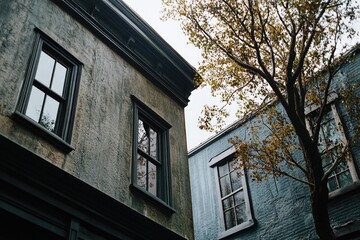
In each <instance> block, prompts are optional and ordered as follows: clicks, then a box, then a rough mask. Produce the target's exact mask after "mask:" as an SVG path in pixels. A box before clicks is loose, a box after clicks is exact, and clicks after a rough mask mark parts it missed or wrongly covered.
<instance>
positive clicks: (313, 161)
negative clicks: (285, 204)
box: [301, 141, 336, 240]
mask: <svg viewBox="0 0 360 240" xmlns="http://www.w3.org/2000/svg"><path fill="white" fill-rule="evenodd" d="M301 146H302V148H303V149H302V150H303V153H304V158H305V162H306V165H307V166H306V167H307V170H308V174H309V175H308V178H309V182H312V183H313V184H314V185H313V186H310V193H311V195H310V198H311V210H312V215H313V220H314V224H315V229H316V233H317V235H318V236H319V238H320V239H321V240H332V239H336V237H335V234H334V231H333V229H332V228H331V225H330V219H329V211H328V201H329V190H328V188H327V179H326V180H322V178H323V176H324V170H323V168H322V164H321V155H320V153H319V151H318V148H317V146H314V144H313V143H312V142H307V143H305V144H304V142H303V141H302V144H301Z"/></svg>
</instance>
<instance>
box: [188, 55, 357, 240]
mask: <svg viewBox="0 0 360 240" xmlns="http://www.w3.org/2000/svg"><path fill="white" fill-rule="evenodd" d="M359 66H360V54H357V57H356V58H354V59H352V61H351V62H350V63H348V64H346V65H344V66H343V68H342V71H341V75H340V74H339V75H338V76H337V78H336V80H335V81H334V84H333V86H332V89H333V90H335V91H338V89H339V88H340V87H342V85H344V83H345V82H344V81H347V82H348V83H349V84H350V85H353V84H355V83H359V82H360V71H359ZM354 91H355V92H356V93H357V94H358V95H360V87H357V88H355V89H354ZM337 106H338V112H339V114H340V117H341V119H342V122H343V125H344V127H345V131H346V135H347V137H348V139H352V140H356V143H355V145H353V146H352V148H351V153H352V156H353V158H354V161H355V165H356V168H357V172H358V173H359V166H360V145H359V140H358V138H357V137H356V135H355V134H354V127H355V126H356V125H357V124H359V120H358V119H351V118H350V116H349V113H348V112H347V111H346V109H345V107H344V105H343V101H340V102H339V103H338V104H337ZM251 121H255V122H256V121H257V119H256V118H254V119H252V120H251ZM249 124H250V121H248V122H245V123H244V124H243V125H241V126H240V127H238V128H236V129H234V130H231V131H230V132H225V133H224V134H222V135H220V136H219V137H218V138H216V139H213V140H211V141H209V142H208V144H206V145H204V146H203V147H201V148H199V149H198V150H197V151H194V152H193V153H191V154H190V157H189V167H190V182H191V192H192V202H193V218H194V231H195V239H197V240H208V239H217V238H218V234H219V232H221V231H222V229H221V222H220V221H221V217H220V214H221V213H220V209H219V208H220V207H221V205H220V201H219V197H218V194H217V189H216V187H217V185H216V181H217V179H216V176H215V175H216V172H215V170H214V169H213V168H211V167H209V161H210V160H211V158H213V157H214V156H217V155H218V154H220V153H221V152H223V151H224V150H226V149H228V148H229V147H230V144H229V143H228V139H229V138H231V137H233V136H235V135H236V136H238V137H239V138H240V139H243V138H244V137H245V136H246V134H250V133H249V130H246V129H247V127H248V125H249ZM294 157H297V158H299V157H301V154H300V153H294ZM247 183H248V190H249V194H250V204H251V208H252V211H253V217H254V219H255V225H254V226H252V227H250V228H248V229H245V230H242V231H239V232H238V233H236V234H234V235H232V236H230V237H228V238H226V239H247V240H252V239H254V240H255V239H266V240H267V239H276V240H280V239H283V240H288V239H292V240H296V239H299V240H300V239H318V237H317V235H316V233H315V229H314V226H313V219H312V214H311V208H310V198H309V191H308V188H307V186H306V185H304V184H301V183H300V182H297V181H294V180H292V179H290V178H287V177H281V178H280V179H279V180H275V179H273V178H270V179H269V180H267V181H264V182H261V183H257V182H255V181H252V180H251V179H250V178H249V176H247ZM357 186H359V185H358V184H357ZM359 195H360V189H359V187H357V189H355V190H354V191H352V192H348V193H347V194H342V195H340V196H338V197H337V198H334V199H331V200H330V202H329V212H330V220H331V224H332V226H339V225H341V224H344V223H347V222H349V221H352V220H356V219H360V202H359V201H358V199H359Z"/></svg>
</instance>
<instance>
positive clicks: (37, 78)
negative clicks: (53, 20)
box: [17, 30, 81, 145]
mask: <svg viewBox="0 0 360 240" xmlns="http://www.w3.org/2000/svg"><path fill="white" fill-rule="evenodd" d="M28 69H29V70H28V73H27V75H26V79H25V82H24V87H23V90H22V94H21V96H20V98H19V102H18V111H17V116H20V117H21V118H22V120H25V121H27V122H28V123H30V124H32V125H33V126H35V127H36V128H37V129H39V130H40V131H42V132H43V133H44V132H45V133H49V132H50V133H51V134H50V136H53V137H54V135H55V136H57V137H59V138H60V139H61V140H63V141H64V142H66V143H70V139H71V130H72V123H73V118H74V112H75V105H76V96H77V89H78V84H79V79H80V70H81V63H80V62H79V61H78V60H77V59H75V58H74V57H73V56H72V55H70V54H69V53H68V52H67V51H66V50H64V49H63V48H62V47H61V46H59V45H58V44H57V43H55V42H54V41H53V40H51V39H50V38H49V37H47V36H46V35H45V34H44V33H42V32H41V31H40V30H37V39H36V47H35V49H34V51H33V55H32V58H31V62H30V66H29V68H28ZM57 137H55V139H56V140H58V139H57ZM57 142H61V141H57ZM65 145H66V144H65Z"/></svg>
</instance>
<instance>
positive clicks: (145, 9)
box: [123, 0, 234, 150]
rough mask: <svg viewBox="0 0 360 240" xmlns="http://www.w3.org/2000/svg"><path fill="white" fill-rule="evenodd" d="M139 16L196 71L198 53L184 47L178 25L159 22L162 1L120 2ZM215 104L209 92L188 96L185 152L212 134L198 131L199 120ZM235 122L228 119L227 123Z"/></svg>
mask: <svg viewBox="0 0 360 240" xmlns="http://www.w3.org/2000/svg"><path fill="white" fill-rule="evenodd" d="M123 1H124V2H125V3H126V4H127V5H128V6H130V7H131V8H132V9H133V10H134V11H135V12H136V13H137V14H138V15H140V16H141V17H142V18H143V19H144V20H145V21H146V22H147V23H148V24H149V25H150V26H152V27H153V28H154V29H155V31H157V32H158V33H159V34H160V35H161V36H162V38H164V39H165V40H166V41H167V42H168V43H169V44H170V45H171V46H172V47H173V48H174V49H175V50H176V51H177V52H178V53H179V54H180V55H181V56H183V57H184V58H185V59H186V60H187V61H188V62H189V63H190V64H191V65H193V66H194V67H197V65H198V62H199V61H200V58H201V57H200V51H199V50H198V49H196V48H195V47H194V46H192V45H190V44H187V38H186V37H185V35H184V34H183V32H182V30H181V28H180V24H179V23H178V22H175V21H162V20H160V16H161V0H123ZM215 103H216V100H215V99H214V98H212V97H211V96H210V92H209V90H208V89H206V88H205V89H204V88H201V89H197V90H195V91H193V92H192V94H191V96H190V102H189V105H188V106H187V107H186V108H185V118H186V132H187V133H186V134H187V145H188V149H189V150H191V149H192V148H194V147H196V146H197V145H199V144H200V143H201V142H203V141H205V140H206V139H208V138H209V137H211V136H212V135H214V133H209V132H206V131H204V130H200V129H199V128H198V127H197V126H198V118H199V116H200V114H201V110H202V108H203V106H204V105H205V104H209V105H211V104H215ZM231 121H234V119H229V121H228V122H229V123H230V122H231Z"/></svg>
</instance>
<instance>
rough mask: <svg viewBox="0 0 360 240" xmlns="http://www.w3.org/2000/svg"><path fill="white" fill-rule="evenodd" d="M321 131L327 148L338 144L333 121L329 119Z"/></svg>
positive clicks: (337, 135) (338, 138)
mask: <svg viewBox="0 0 360 240" xmlns="http://www.w3.org/2000/svg"><path fill="white" fill-rule="evenodd" d="M322 130H323V133H324V137H325V141H326V142H327V145H328V146H332V145H336V144H338V143H339V142H340V136H339V134H338V131H337V129H336V125H335V120H334V119H331V120H329V121H328V122H327V123H326V124H324V125H322Z"/></svg>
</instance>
